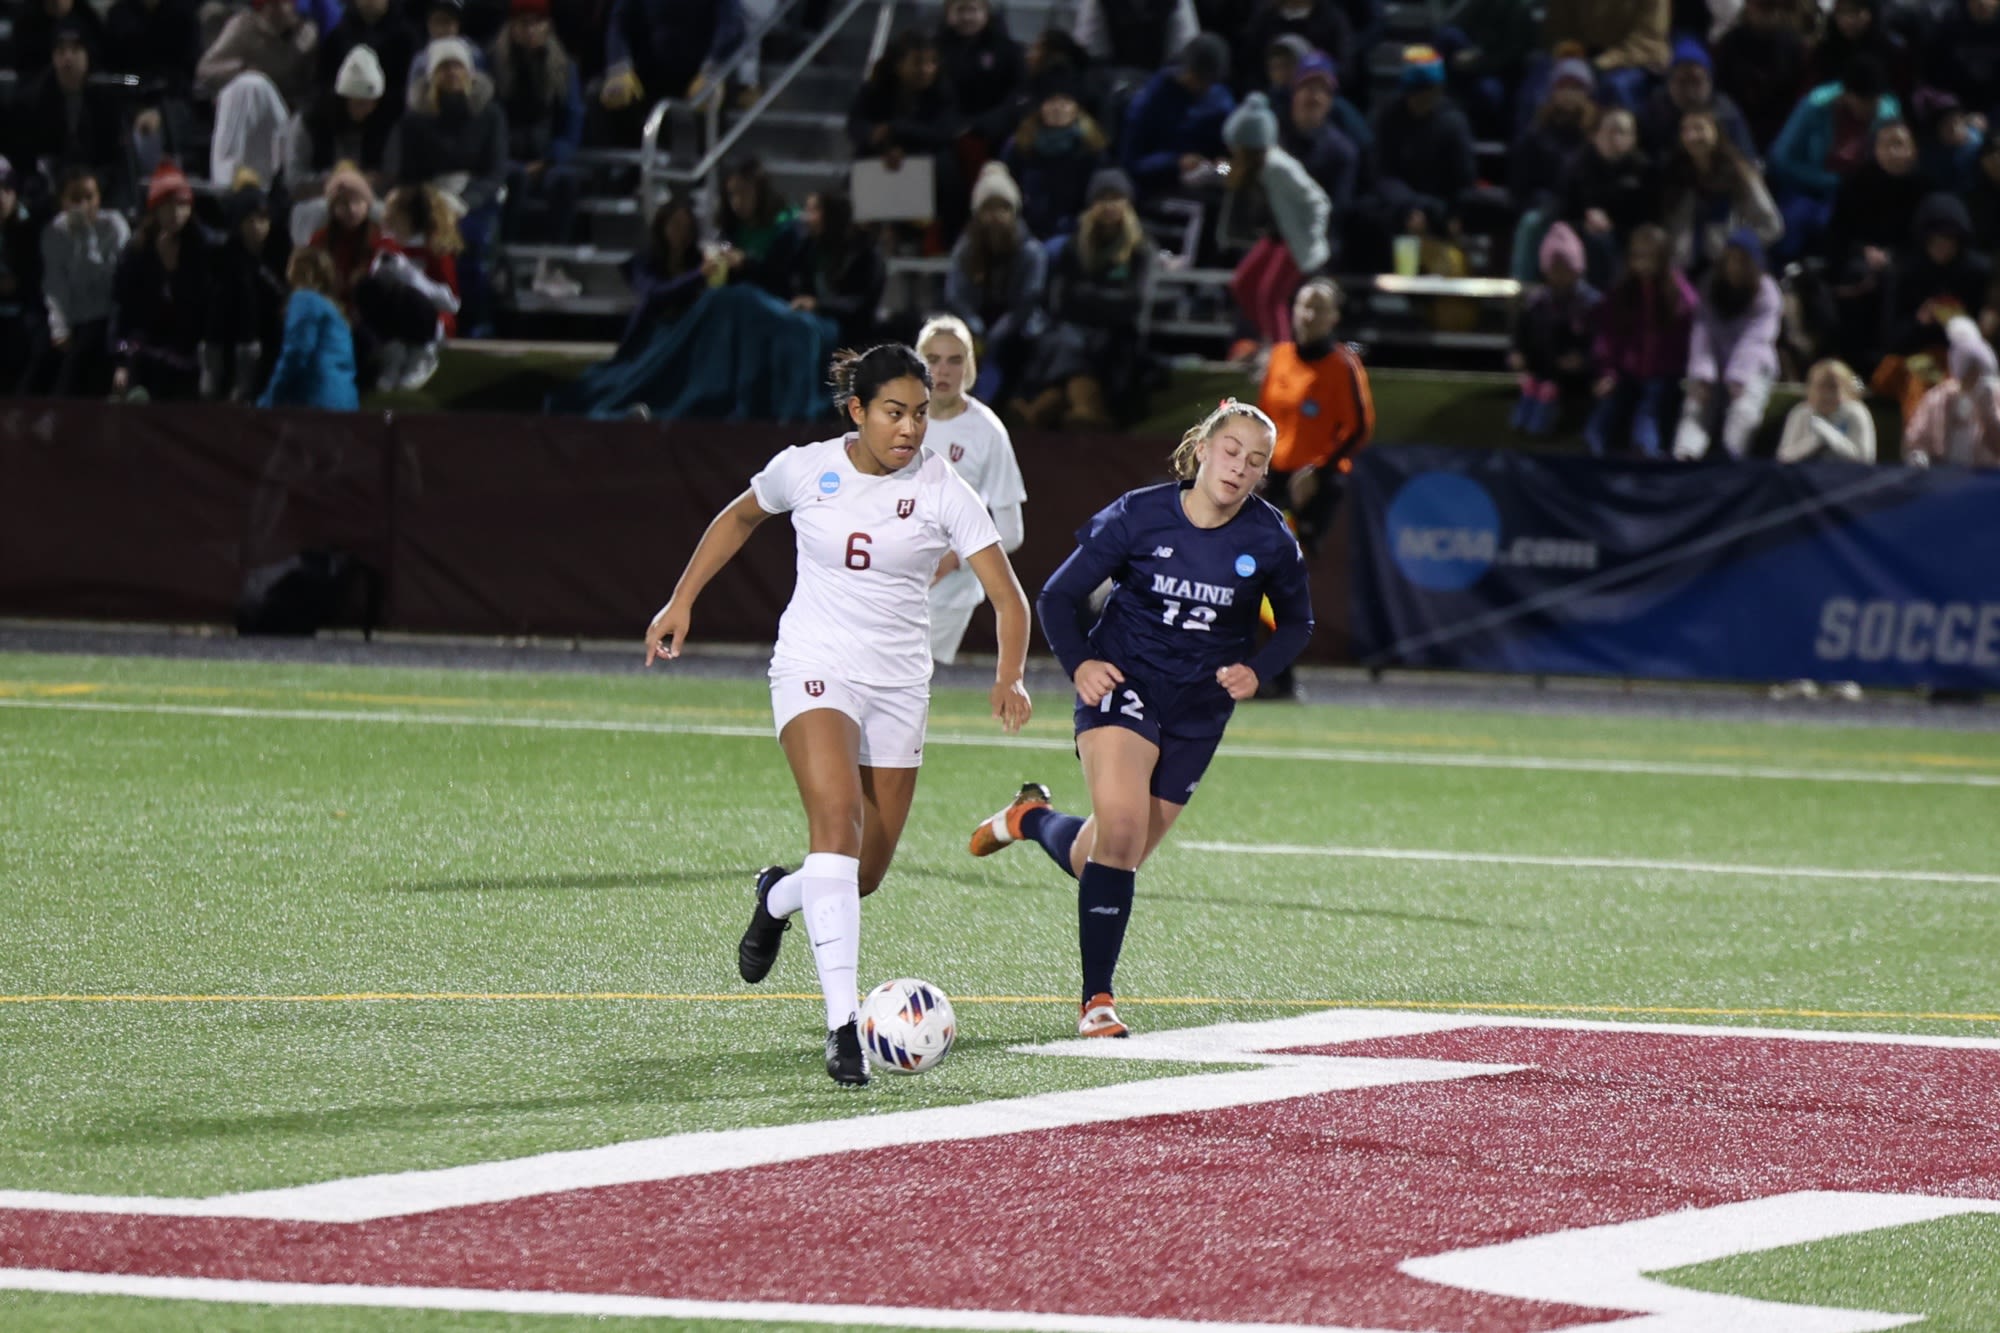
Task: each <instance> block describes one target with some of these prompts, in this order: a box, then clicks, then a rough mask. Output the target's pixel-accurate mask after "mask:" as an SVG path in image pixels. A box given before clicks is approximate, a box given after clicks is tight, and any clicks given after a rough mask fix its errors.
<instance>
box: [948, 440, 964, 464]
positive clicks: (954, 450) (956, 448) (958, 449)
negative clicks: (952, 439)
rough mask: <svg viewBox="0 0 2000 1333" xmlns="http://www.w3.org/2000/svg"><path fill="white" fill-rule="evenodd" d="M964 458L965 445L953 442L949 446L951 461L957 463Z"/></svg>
mask: <svg viewBox="0 0 2000 1333" xmlns="http://www.w3.org/2000/svg"><path fill="white" fill-rule="evenodd" d="M964 458H965V446H964V445H962V444H954V445H953V446H952V447H951V461H952V462H954V463H957V462H960V461H962V460H963V459H964Z"/></svg>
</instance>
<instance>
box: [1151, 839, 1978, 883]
mask: <svg viewBox="0 0 2000 1333" xmlns="http://www.w3.org/2000/svg"><path fill="white" fill-rule="evenodd" d="M1180 845H1181V847H1182V848H1184V849H1185V850H1187V851H1191V852H1225V853H1228V854H1229V855H1231V856H1324V857H1329V858H1332V859H1334V860H1342V861H1428V862H1435V863H1441V864H1445V865H1487V866H1543V867H1547V868H1550V869H1554V870H1658V871H1668V872H1671V873H1674V874H1687V875H1749V876H1768V877H1770V878H1772V879H1839V880H1864V881H1881V880H1893V881H1896V882H1898V883H1904V882H1907V883H1913V884H2000V875H1982V874H1976V873H1973V872H1970V871H1957V870H1849V869H1842V868H1838V867H1834V866H1764V865H1743V864H1739V863H1736V862H1732V861H1654V860H1648V859H1645V858H1643V857H1627V856H1525V855H1516V854H1514V853H1511V852H1448V851H1437V850H1431V849H1427V848H1420V847H1339V846H1315V845H1313V844H1310V843H1289V842H1273V843H1253V842H1203V841H1199V840H1192V839H1191V840H1189V841H1186V842H1183V843H1181V844H1180Z"/></svg>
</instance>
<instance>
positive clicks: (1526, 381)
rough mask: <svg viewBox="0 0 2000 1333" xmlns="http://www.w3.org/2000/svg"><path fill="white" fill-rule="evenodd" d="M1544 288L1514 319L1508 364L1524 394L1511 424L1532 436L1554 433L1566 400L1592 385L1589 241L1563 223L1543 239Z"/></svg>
mask: <svg viewBox="0 0 2000 1333" xmlns="http://www.w3.org/2000/svg"><path fill="white" fill-rule="evenodd" d="M1540 259H1541V275H1542V281H1541V284H1540V285H1539V286H1538V287H1536V288H1534V290H1533V291H1532V292H1531V293H1530V295H1529V296H1528V299H1527V300H1526V301H1525V302H1524V303H1523V304H1522V306H1521V311H1520V314H1519V315H1518V316H1517V317H1516V319H1515V321H1514V345H1513V348H1512V349H1511V350H1510V351H1509V352H1508V353H1507V366H1508V369H1510V370H1512V371H1513V372H1514V374H1515V375H1516V376H1517V377H1518V379H1519V382H1520V386H1521V396H1520V398H1519V399H1518V400H1517V401H1516V403H1515V405H1514V414H1513V416H1512V417H1511V418H1510V419H1509V422H1508V424H1509V425H1511V426H1512V427H1513V428H1514V429H1515V430H1517V431H1522V432H1524V433H1526V434H1528V435H1535V436H1542V435H1548V434H1550V433H1552V432H1553V431H1554V430H1555V428H1556V425H1557V422H1558V421H1559V420H1560V418H1561V416H1562V402H1563V398H1564V397H1565V396H1568V397H1571V398H1581V397H1583V396H1584V394H1585V392H1586V390H1587V387H1588V385H1589V384H1590V378H1591V377H1590V344H1591V337H1592V334H1593V333H1594V332H1595V330H1596V311H1597V302H1598V295H1597V290H1596V289H1595V288H1594V287H1592V286H1591V285H1590V284H1589V283H1588V282H1586V281H1584V276H1583V274H1584V262H1585V261H1584V253H1583V239H1582V238H1581V237H1580V236H1578V235H1577V234H1576V232H1575V231H1574V230H1572V229H1571V228H1570V226H1569V224H1568V223H1564V222H1557V223H1555V224H1554V225H1552V226H1551V227H1550V228H1549V229H1548V231H1547V232H1545V233H1544V234H1543V236H1542V244H1541V254H1540Z"/></svg>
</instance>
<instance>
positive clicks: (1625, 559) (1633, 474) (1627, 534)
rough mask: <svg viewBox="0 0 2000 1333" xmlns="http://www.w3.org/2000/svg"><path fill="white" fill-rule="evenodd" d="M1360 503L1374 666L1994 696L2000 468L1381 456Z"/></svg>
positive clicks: (1999, 638) (1358, 492)
mask: <svg viewBox="0 0 2000 1333" xmlns="http://www.w3.org/2000/svg"><path fill="white" fill-rule="evenodd" d="M1348 503H1349V504H1350V505H1353V506H1354V512H1353V515H1352V518H1353V529H1352V530H1353V533H1354V547H1355V549H1354V565H1353V568H1354V617H1355V620H1354V646H1355V650H1356V654H1357V656H1358V657H1359V658H1360V660H1361V661H1362V662H1363V663H1365V664H1367V665H1370V666H1384V667H1386V666H1422V667H1455V668H1461V669H1466V670H1477V671H1519V672H1540V673H1548V674H1606V675H1619V676H1653V677H1678V678H1701V679H1712V680H1754V681H1764V680H1790V679H1795V678H1800V677H1806V678H1811V679H1814V680H1855V681H1860V682H1862V683H1863V684H1873V685H1883V686H1915V685H1931V686H1937V687H1941V688H1957V689H1968V688H1970V689H1982V688H1983V689H1996V688H2000V473H1994V472H1983V473H1982V472H1969V471H1964V470H1961V469H1957V468H1934V469H1931V470H1929V471H1918V470H1915V469H1905V468H1877V467H1866V466H1862V465H1860V464H1852V463H1810V464H1801V465H1795V466H1789V467H1781V466H1779V465H1778V464H1776V463H1768V462H1762V461H1750V462H1743V463H1737V464H1732V465H1728V466H1720V465H1715V466H1705V467H1687V466H1681V465H1675V464H1666V463H1652V462H1641V461H1631V462H1623V461H1605V460H1599V459H1591V458H1567V457H1535V456H1530V455H1525V454H1518V453H1501V452H1488V451H1481V450H1464V449H1440V448H1430V447H1409V448H1386V449H1371V450H1368V451H1366V452H1364V453H1363V454H1362V456H1361V457H1360V459H1359V460H1358V461H1357V462H1356V464H1355V469H1354V475H1353V479H1352V485H1351V487H1350V489H1349V492H1348Z"/></svg>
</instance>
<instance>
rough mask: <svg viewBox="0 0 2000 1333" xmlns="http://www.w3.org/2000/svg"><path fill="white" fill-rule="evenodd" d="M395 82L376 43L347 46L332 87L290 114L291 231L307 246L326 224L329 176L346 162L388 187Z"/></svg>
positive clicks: (397, 110) (397, 106) (397, 109)
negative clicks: (373, 44)
mask: <svg viewBox="0 0 2000 1333" xmlns="http://www.w3.org/2000/svg"><path fill="white" fill-rule="evenodd" d="M391 86H392V81H391V80H390V78H389V71H388V70H386V69H385V68H383V65H382V62H381V60H380V59H379V58H378V57H377V56H376V53H375V50H374V48H373V47H369V46H357V47H354V48H353V49H351V50H350V51H348V53H347V55H346V56H345V57H344V58H343V59H342V60H341V62H340V70H339V72H338V73H336V74H335V76H334V80H333V88H332V89H331V91H329V92H325V93H321V94H320V95H319V97H317V98H315V99H314V101H313V103H312V105H311V106H308V107H306V108H305V109H303V110H302V111H300V112H299V114H298V115H296V116H293V117H292V123H291V127H290V130H289V132H288V134H287V142H286V145H285V188H286V190H287V192H288V193H289V194H290V195H291V197H292V198H293V199H294V200H295V201H297V202H296V203H295V204H294V206H293V209H292V220H291V232H292V240H293V242H294V243H295V244H298V245H303V244H305V243H306V241H307V240H308V239H309V238H310V237H311V236H312V234H313V233H314V232H315V231H317V230H319V229H320V228H321V227H322V226H324V225H326V201H325V200H324V199H323V198H322V197H321V196H322V195H323V194H324V193H325V191H326V182H327V179H328V178H329V177H330V176H332V174H333V172H334V169H335V168H336V167H338V166H340V165H341V164H342V163H347V164H349V165H351V166H353V167H356V168H358V169H359V170H360V172H361V173H362V174H363V175H364V176H366V177H367V178H368V182H369V184H370V186H372V187H373V188H375V189H376V190H377V191H381V190H384V189H386V188H387V186H388V181H387V178H386V176H385V174H384V170H383V164H384V162H385V160H386V158H387V155H388V151H389V134H390V132H391V131H392V130H394V129H395V128H396V120H397V118H398V117H399V116H400V115H401V114H402V109H403V107H402V102H401V100H400V99H398V98H395V97H391V96H389V95H388V92H389V88H390V87H391Z"/></svg>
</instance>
